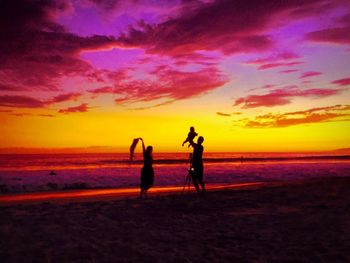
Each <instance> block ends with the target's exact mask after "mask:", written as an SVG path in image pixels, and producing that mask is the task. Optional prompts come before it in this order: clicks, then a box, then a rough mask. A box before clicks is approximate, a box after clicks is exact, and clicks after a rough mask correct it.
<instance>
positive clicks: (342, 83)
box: [331, 78, 350, 86]
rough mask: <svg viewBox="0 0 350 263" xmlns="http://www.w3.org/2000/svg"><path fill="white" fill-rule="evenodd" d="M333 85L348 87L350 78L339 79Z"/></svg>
mask: <svg viewBox="0 0 350 263" xmlns="http://www.w3.org/2000/svg"><path fill="white" fill-rule="evenodd" d="M331 83H332V84H337V85H339V86H348V85H350V78H345V79H337V80H334V81H332V82H331Z"/></svg>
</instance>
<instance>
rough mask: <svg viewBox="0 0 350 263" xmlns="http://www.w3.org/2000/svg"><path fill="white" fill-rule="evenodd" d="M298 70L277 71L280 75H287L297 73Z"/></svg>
mask: <svg viewBox="0 0 350 263" xmlns="http://www.w3.org/2000/svg"><path fill="white" fill-rule="evenodd" d="M297 71H299V70H297V69H287V70H281V71H279V73H282V74H288V73H293V72H297Z"/></svg>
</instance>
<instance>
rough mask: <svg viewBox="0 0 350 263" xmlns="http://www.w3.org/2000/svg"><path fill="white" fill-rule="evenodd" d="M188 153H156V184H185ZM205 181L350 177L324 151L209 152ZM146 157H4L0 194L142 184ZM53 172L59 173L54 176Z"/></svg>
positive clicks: (337, 157) (342, 162)
mask: <svg viewBox="0 0 350 263" xmlns="http://www.w3.org/2000/svg"><path fill="white" fill-rule="evenodd" d="M188 157H189V156H188V153H158V154H157V153H156V154H154V160H155V161H154V170H155V176H156V177H155V184H157V185H182V184H184V182H185V179H186V176H187V173H188V168H189V158H188ZM204 165H205V181H206V183H212V184H215V183H220V184H222V183H234V182H256V181H278V180H292V179H301V178H310V177H329V176H350V173H349V172H350V156H349V155H344V154H324V153H323V154H322V153H205V155H204ZM141 167H142V155H140V154H136V155H135V158H134V161H130V160H129V155H128V153H91V154H87V153H82V154H2V155H0V193H11V192H32V191H47V190H62V189H67V190H68V189H77V188H79V189H80V188H108V187H133V186H138V185H139V180H140V178H139V177H140V170H141ZM51 171H54V172H55V175H50V172H51Z"/></svg>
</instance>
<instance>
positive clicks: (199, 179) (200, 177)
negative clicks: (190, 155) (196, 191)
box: [198, 167, 206, 193]
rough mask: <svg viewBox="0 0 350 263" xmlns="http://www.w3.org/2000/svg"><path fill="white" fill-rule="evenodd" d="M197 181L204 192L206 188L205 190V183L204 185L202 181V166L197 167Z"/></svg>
mask: <svg viewBox="0 0 350 263" xmlns="http://www.w3.org/2000/svg"><path fill="white" fill-rule="evenodd" d="M198 182H199V184H200V185H201V187H202V192H203V193H205V192H206V190H205V185H204V182H203V167H200V168H199V169H198Z"/></svg>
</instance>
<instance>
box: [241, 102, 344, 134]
mask: <svg viewBox="0 0 350 263" xmlns="http://www.w3.org/2000/svg"><path fill="white" fill-rule="evenodd" d="M349 116H350V105H334V106H328V107H319V108H312V109H308V110H303V111H295V112H286V113H283V114H273V113H269V114H265V115H260V116H256V117H255V118H254V120H246V121H245V122H244V126H245V127H247V128H283V127H289V126H294V125H300V124H312V123H320V122H332V121H341V120H346V119H344V118H348V117H349Z"/></svg>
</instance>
